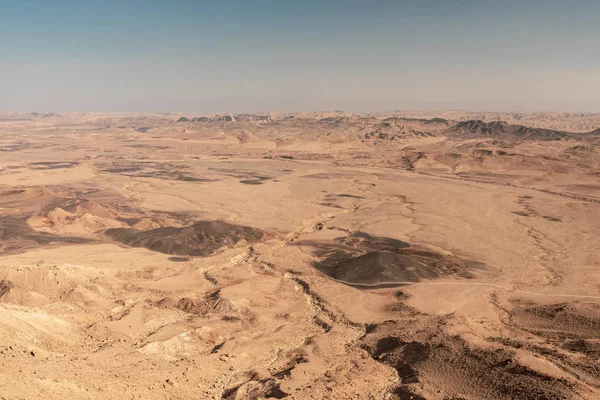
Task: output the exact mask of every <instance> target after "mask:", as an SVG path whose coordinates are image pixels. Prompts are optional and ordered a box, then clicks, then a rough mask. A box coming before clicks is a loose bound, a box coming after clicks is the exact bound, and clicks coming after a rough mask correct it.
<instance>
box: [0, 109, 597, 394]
mask: <svg viewBox="0 0 600 400" xmlns="http://www.w3.org/2000/svg"><path fill="white" fill-rule="evenodd" d="M599 305H600V114H559V113H549V114H509V113H466V112H459V111H449V112H440V113H434V112H423V113H420V112H394V113H381V114H369V115H358V114H350V113H343V112H328V113H325V112H323V113H304V114H276V113H273V114H260V115H253V114H241V115H238V114H235V115H233V114H232V115H230V114H227V115H224V114H222V115H191V114H190V115H188V114H150V113H148V114H142V113H139V114H125V113H123V114H99V113H98V114H95V113H80V114H77V113H73V114H69V113H65V114H52V113H50V114H38V113H4V114H0V398H2V399H117V398H119V399H228V400H242V399H245V400H250V399H281V398H286V399H340V400H342V399H402V400H404V399H414V400H420V399H433V400H451V399H452V400H459V399H464V400H466V399H468V400H495V399H506V400H509V399H539V400H542V399H544V400H558V399H564V400H570V399H589V400H592V399H598V398H600V363H599V357H600V307H599Z"/></svg>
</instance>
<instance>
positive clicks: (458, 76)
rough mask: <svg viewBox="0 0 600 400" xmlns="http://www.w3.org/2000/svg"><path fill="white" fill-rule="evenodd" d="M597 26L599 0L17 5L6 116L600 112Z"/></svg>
mask: <svg viewBox="0 0 600 400" xmlns="http://www.w3.org/2000/svg"><path fill="white" fill-rule="evenodd" d="M123 3H124V4H123ZM597 15H600V3H598V2H593V1H574V2H570V3H568V4H565V3H564V2H558V1H546V2H543V3H541V5H540V2H536V1H520V2H516V1H507V2H502V4H497V3H493V2H485V1H484V2H481V1H479V2H477V1H474V0H468V1H462V2H460V3H458V4H448V2H443V1H433V0H430V1H418V2H417V1H403V2H391V1H375V2H360V1H346V2H336V1H324V2H317V1H305V2H302V3H301V4H288V3H283V2H275V1H257V2H253V3H252V4H249V3H245V2H241V1H225V2H221V3H219V4H213V3H212V2H202V1H188V0H186V1H183V0H180V1H174V2H169V3H167V2H162V1H154V0H149V1H143V0H132V1H128V2H117V1H114V0H108V1H104V2H101V3H99V2H94V1H68V0H63V1H59V0H48V1H32V0H24V1H6V2H4V3H3V7H2V13H1V14H0V54H2V63H0V93H1V95H0V111H18V112H30V111H40V112H93V111H97V112H181V113H185V112H197V113H223V112H231V113H241V112H248V113H252V112H269V111H271V112H278V111H280V112H306V111H315V110H343V111H349V112H359V113H369V112H381V111H392V110H423V111H437V110H440V111H441V110H450V109H460V110H474V111H489V112H553V111H556V112H590V113H594V112H600V96H598V95H597V93H599V92H600V55H599V54H598V52H595V51H594V50H593V49H594V48H595V47H596V41H597V38H598V37H599V35H600V27H598V24H597V18H596V16H597Z"/></svg>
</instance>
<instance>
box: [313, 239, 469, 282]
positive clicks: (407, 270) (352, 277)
mask: <svg viewBox="0 0 600 400" xmlns="http://www.w3.org/2000/svg"><path fill="white" fill-rule="evenodd" d="M469 267H472V266H467V265H465V263H463V262H460V261H458V260H451V259H449V258H447V257H445V256H443V255H441V254H437V253H433V252H430V251H425V250H417V249H412V248H404V249H396V250H395V251H373V252H370V253H367V254H363V255H360V256H358V257H354V258H349V259H346V260H343V261H340V262H337V263H333V264H329V263H328V262H327V261H325V262H324V263H322V264H320V265H319V269H320V270H321V272H323V273H325V274H327V275H329V276H331V277H332V278H334V279H339V280H341V281H344V282H346V283H349V284H351V285H357V286H362V285H384V286H385V285H387V284H389V285H393V284H394V283H398V282H419V281H421V280H423V279H435V278H439V277H442V276H448V275H459V276H463V277H468V276H469V273H468V272H467V271H468V269H470V268H469Z"/></svg>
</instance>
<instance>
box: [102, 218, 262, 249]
mask: <svg viewBox="0 0 600 400" xmlns="http://www.w3.org/2000/svg"><path fill="white" fill-rule="evenodd" d="M105 234H106V235H107V236H109V237H111V238H112V239H114V240H116V241H119V242H121V243H123V244H125V245H127V246H131V247H145V248H147V249H149V250H153V251H158V252H160V253H165V254H174V255H180V256H203V257H204V256H209V255H211V254H213V253H214V252H216V251H217V250H219V249H221V248H223V247H233V246H235V245H236V244H238V243H240V242H247V243H255V242H257V241H259V240H261V239H262V238H263V237H264V232H262V231H261V230H258V229H255V228H250V227H247V226H239V225H233V224H229V223H227V222H222V221H201V222H196V223H195V224H193V225H190V226H186V227H183V228H176V227H164V228H157V229H152V230H149V231H139V230H136V229H130V228H115V229H107V230H106V231H105Z"/></svg>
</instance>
